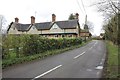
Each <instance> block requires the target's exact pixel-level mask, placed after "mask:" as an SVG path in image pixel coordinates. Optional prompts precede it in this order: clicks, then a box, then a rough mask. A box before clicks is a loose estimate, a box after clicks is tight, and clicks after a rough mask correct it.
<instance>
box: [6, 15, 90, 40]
mask: <svg viewBox="0 0 120 80" xmlns="http://www.w3.org/2000/svg"><path fill="white" fill-rule="evenodd" d="M7 34H38V35H41V36H44V37H48V38H62V37H82V38H83V37H86V38H89V37H91V33H90V32H89V30H87V29H85V30H82V29H81V28H80V23H79V14H78V13H76V18H75V19H73V20H65V21H56V15H55V14H52V21H51V22H40V23H35V17H34V16H31V23H30V24H22V23H19V19H18V18H15V22H11V24H10V25H9V28H8V30H7Z"/></svg>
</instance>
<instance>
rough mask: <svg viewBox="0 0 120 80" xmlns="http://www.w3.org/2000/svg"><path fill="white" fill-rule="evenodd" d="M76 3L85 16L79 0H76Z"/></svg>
mask: <svg viewBox="0 0 120 80" xmlns="http://www.w3.org/2000/svg"><path fill="white" fill-rule="evenodd" d="M76 2H77V4H78V7H79V9H80V10H81V11H82V13H83V14H84V12H83V10H82V8H81V6H80V4H79V2H78V0H76Z"/></svg>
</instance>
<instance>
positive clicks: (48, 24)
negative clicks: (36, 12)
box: [34, 22, 52, 30]
mask: <svg viewBox="0 0 120 80" xmlns="http://www.w3.org/2000/svg"><path fill="white" fill-rule="evenodd" d="M34 26H35V27H36V29H38V30H44V29H50V27H51V26H52V22H44V23H35V24H34Z"/></svg>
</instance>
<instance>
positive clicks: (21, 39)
mask: <svg viewBox="0 0 120 80" xmlns="http://www.w3.org/2000/svg"><path fill="white" fill-rule="evenodd" d="M81 43H82V40H81V39H80V38H69V39H68V38H61V39H48V38H43V37H40V36H39V35H25V34H24V35H7V37H6V38H5V39H4V41H3V57H4V58H3V59H5V58H6V56H7V58H9V55H11V51H10V49H13V51H12V52H14V53H16V57H17V58H18V57H23V56H28V55H33V54H39V53H43V52H45V51H48V50H55V49H63V48H66V47H70V46H74V45H79V44H81ZM4 55H5V56H4Z"/></svg>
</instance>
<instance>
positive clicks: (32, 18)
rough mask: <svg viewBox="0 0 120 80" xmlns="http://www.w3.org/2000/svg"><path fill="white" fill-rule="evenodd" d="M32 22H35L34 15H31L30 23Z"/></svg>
mask: <svg viewBox="0 0 120 80" xmlns="http://www.w3.org/2000/svg"><path fill="white" fill-rule="evenodd" d="M34 23H35V17H34V16H31V24H34Z"/></svg>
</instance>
